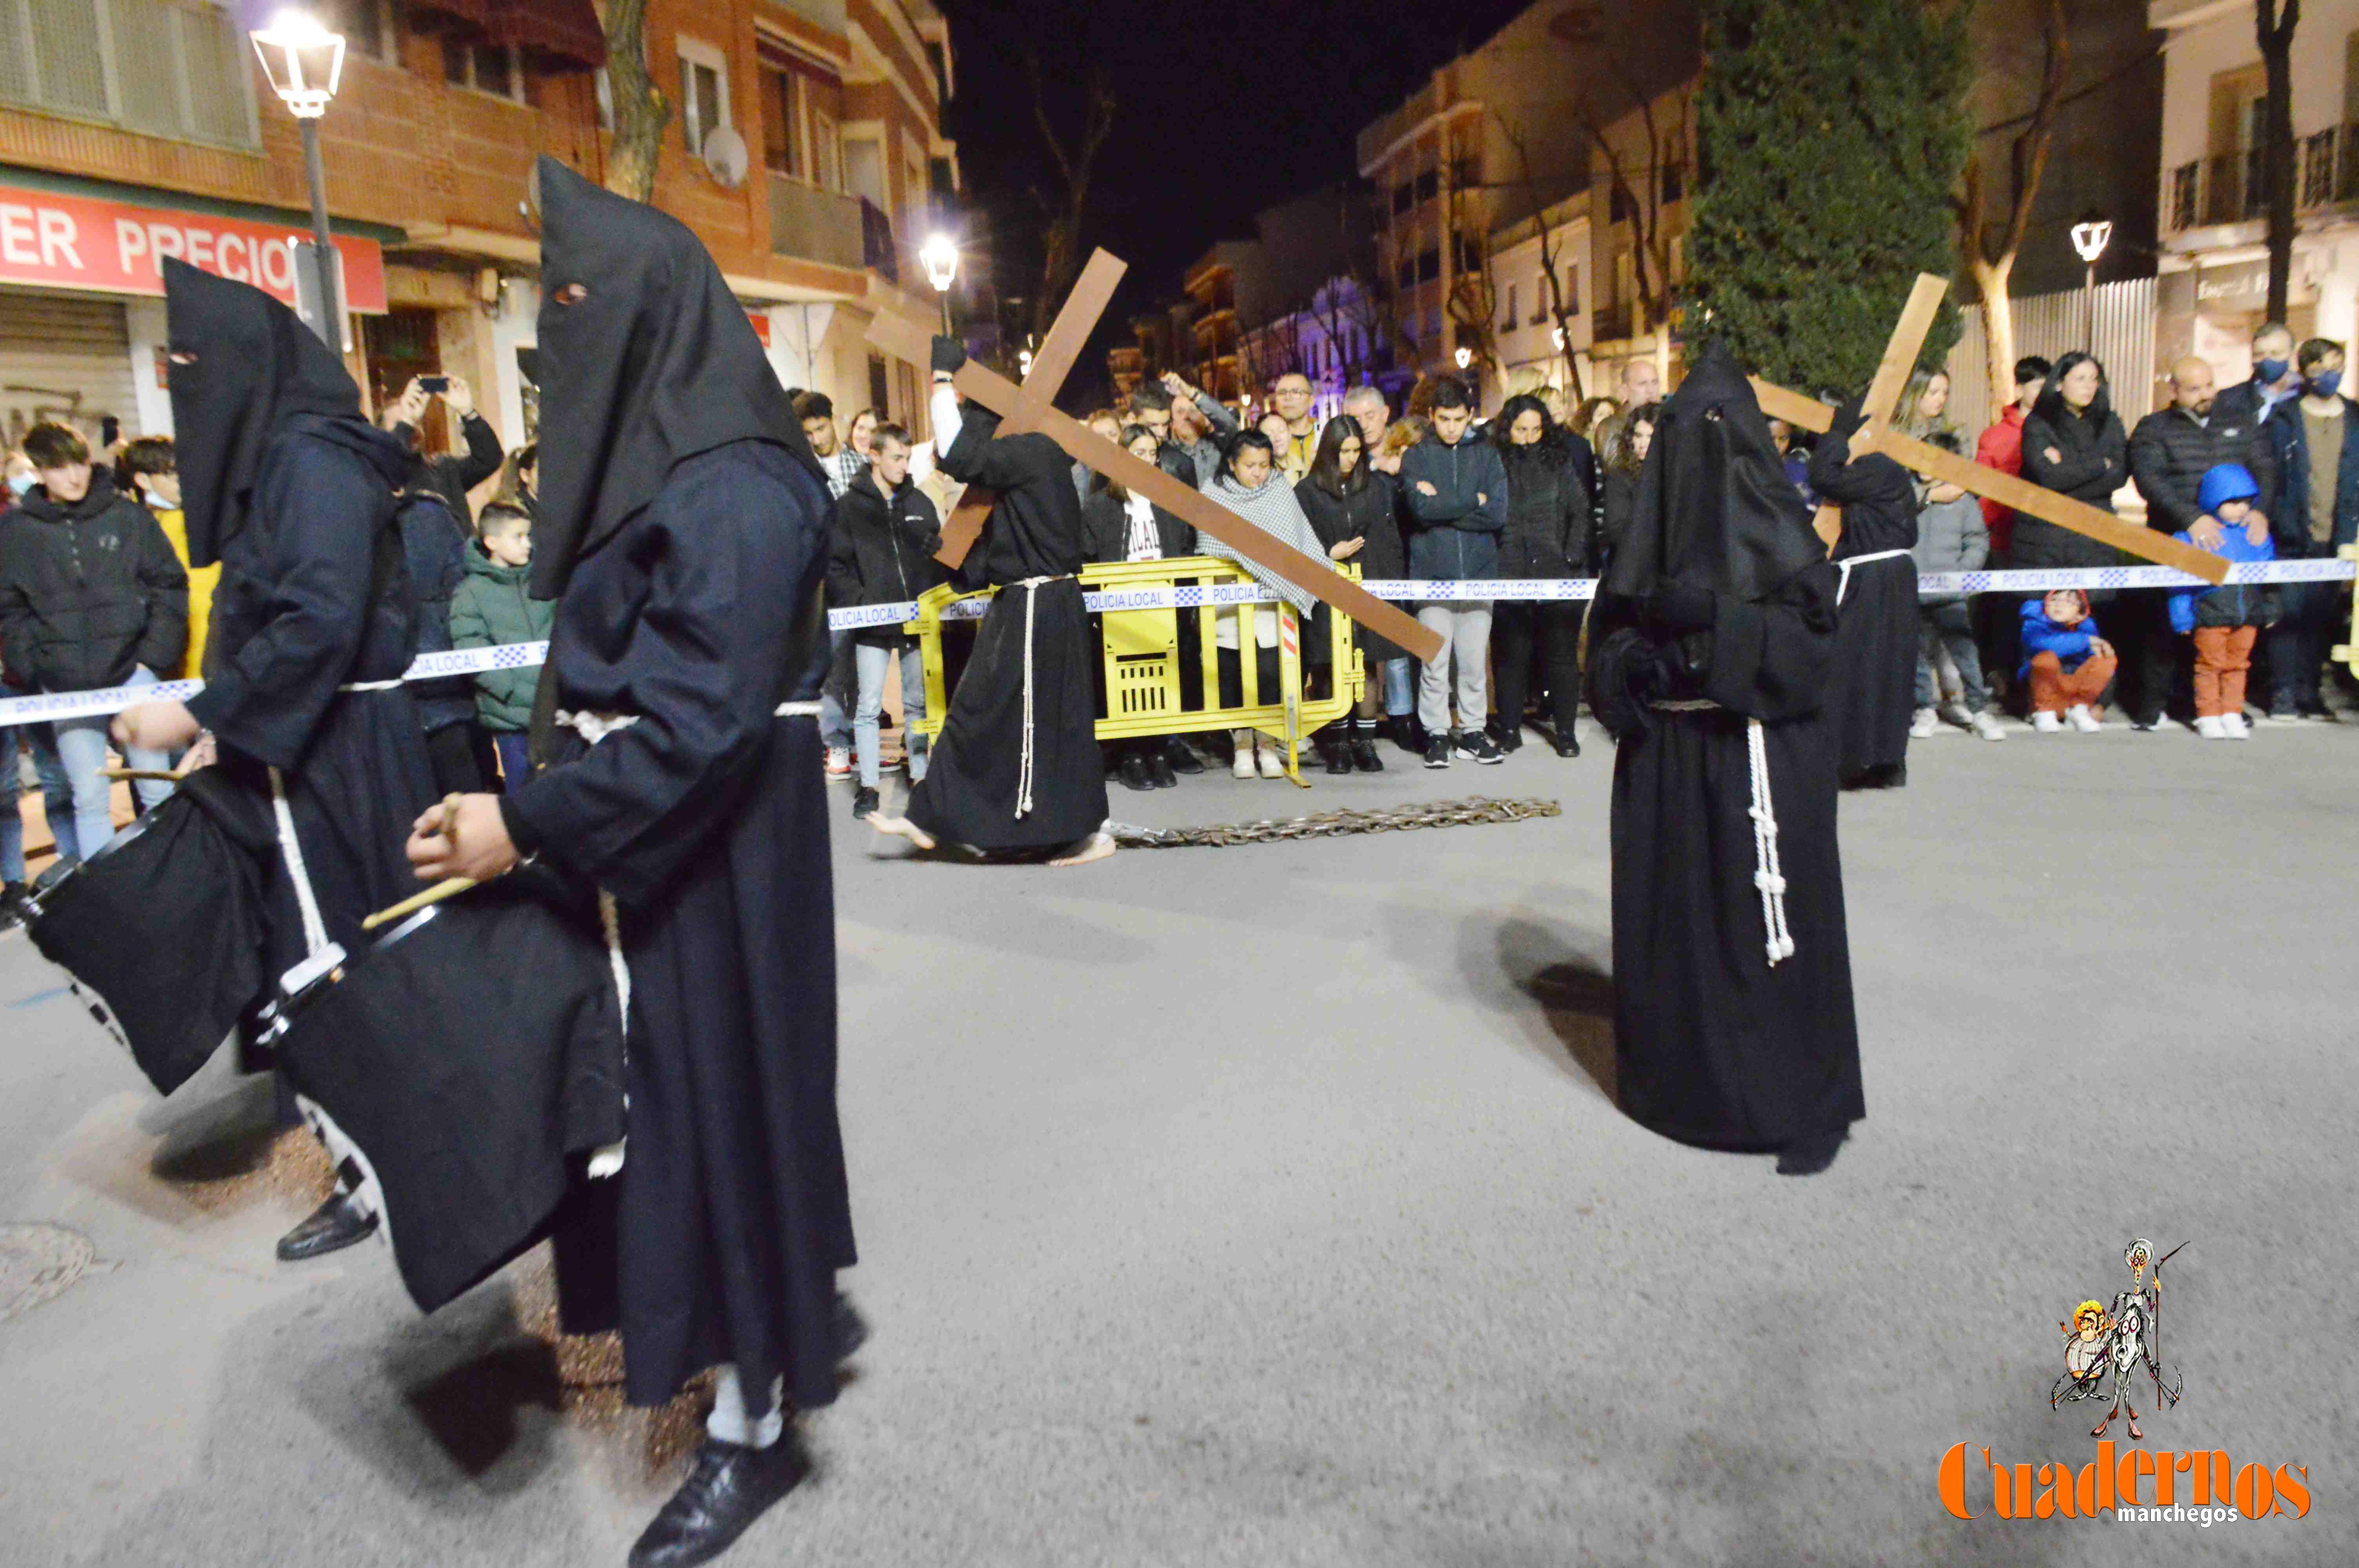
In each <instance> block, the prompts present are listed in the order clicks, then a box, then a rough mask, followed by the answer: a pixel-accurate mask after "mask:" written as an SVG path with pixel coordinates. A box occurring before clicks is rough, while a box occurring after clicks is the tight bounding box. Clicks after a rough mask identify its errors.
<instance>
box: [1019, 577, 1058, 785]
mask: <svg viewBox="0 0 2359 1568" xmlns="http://www.w3.org/2000/svg"><path fill="white" fill-rule="evenodd" d="M1064 580H1065V579H1063V578H1061V577H1027V578H1025V579H1021V580H1020V581H1017V582H1013V583H1010V584H1008V586H1009V587H1010V588H1020V589H1023V590H1024V746H1023V750H1022V751H1021V752H1019V753H1018V754H1017V757H1016V820H1017V821H1019V822H1020V821H1022V820H1023V819H1024V818H1025V817H1027V816H1030V815H1031V813H1032V757H1033V747H1032V626H1033V608H1034V606H1036V605H1037V604H1038V602H1039V600H1040V592H1039V589H1040V585H1041V584H1042V583H1049V582H1062V581H1064Z"/></svg>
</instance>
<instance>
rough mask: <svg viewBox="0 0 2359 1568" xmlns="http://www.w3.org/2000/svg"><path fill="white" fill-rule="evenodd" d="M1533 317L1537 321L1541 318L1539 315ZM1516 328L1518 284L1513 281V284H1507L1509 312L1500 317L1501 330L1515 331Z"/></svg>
mask: <svg viewBox="0 0 2359 1568" xmlns="http://www.w3.org/2000/svg"><path fill="white" fill-rule="evenodd" d="M1532 319H1534V320H1535V321H1537V320H1538V319H1539V318H1538V317H1537V316H1535V317H1533V318H1532ZM1499 330H1501V331H1502V332H1512V331H1514V330H1516V286H1515V285H1514V284H1512V283H1511V284H1509V285H1507V313H1506V315H1505V316H1502V317H1501V318H1500V319H1499Z"/></svg>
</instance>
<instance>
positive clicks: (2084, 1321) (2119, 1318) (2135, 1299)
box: [2048, 1237, 2187, 1443]
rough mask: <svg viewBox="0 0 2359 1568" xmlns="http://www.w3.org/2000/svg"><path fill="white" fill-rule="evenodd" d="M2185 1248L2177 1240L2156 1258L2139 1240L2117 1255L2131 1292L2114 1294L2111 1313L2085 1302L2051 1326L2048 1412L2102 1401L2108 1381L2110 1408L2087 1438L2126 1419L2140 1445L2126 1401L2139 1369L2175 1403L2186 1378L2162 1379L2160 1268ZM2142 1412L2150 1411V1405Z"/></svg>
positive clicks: (2139, 1434) (2134, 1387) (2134, 1417)
mask: <svg viewBox="0 0 2359 1568" xmlns="http://www.w3.org/2000/svg"><path fill="white" fill-rule="evenodd" d="M2186 1245H2187V1244H2186V1243H2185V1242H2183V1241H2182V1242H2180V1244H2179V1246H2178V1247H2174V1248H2172V1249H2170V1250H2169V1252H2166V1253H2164V1254H2163V1255H2162V1257H2160V1258H2159V1259H2158V1258H2156V1257H2155V1255H2154V1248H2153V1245H2152V1244H2151V1243H2149V1242H2148V1241H2147V1239H2146V1238H2144V1237H2140V1238H2137V1239H2136V1240H2135V1241H2132V1242H2131V1243H2130V1244H2129V1247H2128V1249H2126V1250H2125V1251H2124V1252H2123V1254H2122V1261H2123V1262H2124V1263H2125V1264H2127V1265H2128V1266H2129V1271H2130V1288H2129V1289H2128V1290H2125V1291H2116V1292H2114V1304H2113V1306H2112V1308H2111V1309H2110V1310H2108V1309H2107V1308H2105V1307H2104V1306H2101V1305H2100V1304H2098V1303H2096V1302H2094V1301H2085V1302H2082V1303H2081V1304H2080V1305H2079V1306H2078V1307H2076V1308H2074V1309H2073V1312H2072V1321H2071V1322H2070V1323H2060V1324H2058V1325H2056V1326H2057V1327H2058V1328H2059V1329H2060V1330H2061V1331H2062V1332H2063V1335H2064V1375H2063V1376H2062V1377H2060V1378H2059V1379H2056V1386H2055V1387H2054V1388H2052V1389H2050V1390H2049V1392H2048V1405H2049V1409H2050V1410H2054V1409H2057V1408H2059V1407H2060V1406H2062V1405H2064V1404H2067V1403H2079V1402H2080V1401H2082V1400H2096V1399H2103V1398H2104V1397H2105V1381H2106V1379H2107V1378H2108V1376H2110V1377H2111V1378H2112V1379H2113V1405H2112V1407H2111V1408H2110V1409H2108V1410H2107V1411H2105V1417H2104V1420H2103V1421H2100V1422H2097V1424H2096V1425H2095V1426H2093V1427H2092V1428H2091V1429H2090V1431H2089V1435H2090V1436H2092V1437H2103V1436H2104V1435H2105V1429H2106V1428H2107V1427H2109V1426H2111V1425H2112V1424H2113V1422H2114V1417H2115V1416H2120V1415H2126V1416H2127V1417H2128V1418H2129V1434H2130V1440H2131V1441H2132V1442H2134V1443H2137V1442H2143V1441H2145V1438H2146V1433H2144V1432H2141V1431H2140V1430H2138V1423H2137V1408H2136V1406H2135V1405H2134V1404H2132V1403H2131V1400H2130V1396H2131V1395H2132V1394H2133V1393H2135V1392H2136V1390H2137V1374H2138V1371H2139V1369H2140V1368H2144V1369H2145V1371H2146V1374H2147V1377H2148V1378H2149V1379H2152V1380H2153V1382H2154V1390H2155V1393H2156V1395H2157V1398H2158V1401H2159V1402H2162V1403H2167V1404H2171V1405H2176V1404H2178V1403H2179V1395H2180V1390H2181V1388H2182V1386H2183V1385H2184V1383H2185V1379H2184V1378H2182V1377H2173V1378H2171V1379H2169V1380H2168V1381H2165V1380H2164V1378H2163V1375H2162V1342H2161V1335H2162V1266H2163V1264H2165V1263H2168V1262H2169V1261H2170V1260H2171V1259H2173V1258H2176V1257H2177V1256H2179V1253H2180V1249H2182V1248H2184V1247H2185V1246H2186ZM2148 1271H2152V1278H2151V1279H2150V1280H2149V1278H2148V1277H2147V1276H2148ZM2154 1408H2155V1406H2154V1405H2153V1404H2149V1405H2148V1406H2147V1409H2148V1410H2149V1411H2151V1410H2153V1409H2154Z"/></svg>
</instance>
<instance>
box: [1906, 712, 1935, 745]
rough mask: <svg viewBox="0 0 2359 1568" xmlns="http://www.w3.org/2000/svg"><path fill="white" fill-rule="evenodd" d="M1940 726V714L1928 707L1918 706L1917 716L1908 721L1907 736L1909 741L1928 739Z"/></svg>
mask: <svg viewBox="0 0 2359 1568" xmlns="http://www.w3.org/2000/svg"><path fill="white" fill-rule="evenodd" d="M1940 728H1941V719H1940V715H1939V714H1937V713H1935V712H1934V711H1933V710H1932V709H1931V708H1919V709H1918V710H1917V717H1916V718H1915V719H1911V720H1910V721H1909V724H1908V738H1909V739H1910V740H1911V741H1930V740H1931V739H1932V738H1933V737H1934V735H1935V734H1936V733H1937V732H1938V731H1939V730H1940Z"/></svg>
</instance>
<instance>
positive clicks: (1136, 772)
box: [1122, 752, 1155, 790]
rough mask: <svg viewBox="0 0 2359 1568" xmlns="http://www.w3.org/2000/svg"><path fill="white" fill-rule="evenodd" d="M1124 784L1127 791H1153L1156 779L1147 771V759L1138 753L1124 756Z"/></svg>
mask: <svg viewBox="0 0 2359 1568" xmlns="http://www.w3.org/2000/svg"><path fill="white" fill-rule="evenodd" d="M1122 783H1123V787H1124V788H1125V789H1140V790H1145V789H1153V788H1154V787H1155V777H1154V775H1153V774H1151V773H1148V772H1147V759H1146V758H1145V757H1142V756H1140V755H1139V754H1138V753H1137V752H1124V753H1123V754H1122Z"/></svg>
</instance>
